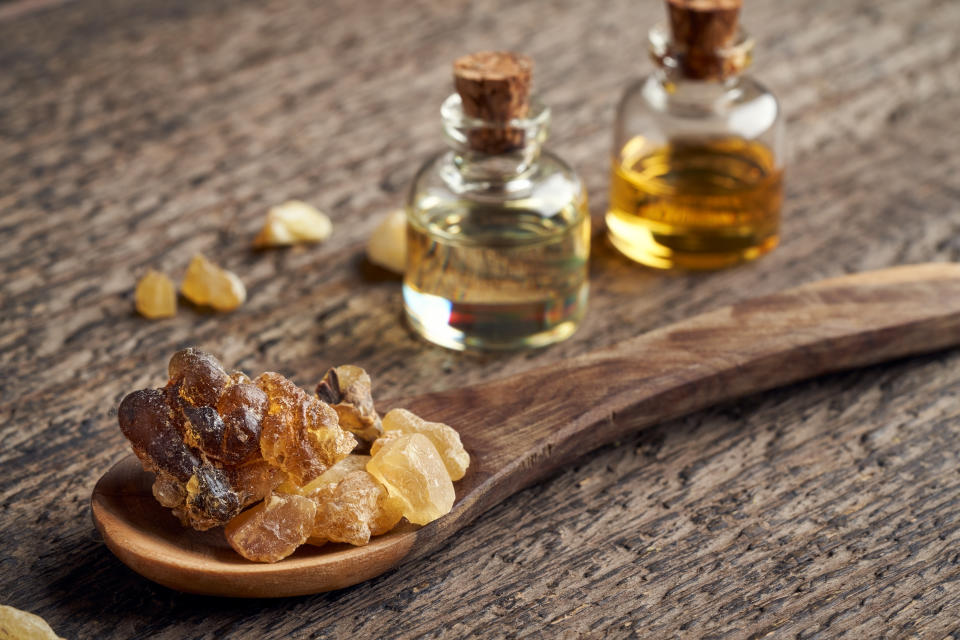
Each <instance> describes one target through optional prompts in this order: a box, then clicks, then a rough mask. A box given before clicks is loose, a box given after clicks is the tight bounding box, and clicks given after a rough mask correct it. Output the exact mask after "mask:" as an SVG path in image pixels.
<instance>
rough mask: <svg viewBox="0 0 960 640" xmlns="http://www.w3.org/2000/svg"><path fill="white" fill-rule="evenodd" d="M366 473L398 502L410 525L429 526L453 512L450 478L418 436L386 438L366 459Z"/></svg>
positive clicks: (427, 442) (423, 438)
mask: <svg viewBox="0 0 960 640" xmlns="http://www.w3.org/2000/svg"><path fill="white" fill-rule="evenodd" d="M367 471H369V472H370V474H371V475H373V477H375V478H376V479H377V480H379V481H380V483H381V484H383V486H384V487H386V489H387V492H388V493H389V494H390V496H391V497H393V498H397V499H398V500H399V501H400V504H401V505H402V512H403V516H404V517H405V518H406V519H407V520H409V521H410V522H412V523H414V524H427V523H428V522H433V521H434V520H436V519H437V518H439V517H441V516H443V515H446V514H447V513H449V512H450V509H452V508H453V501H454V498H455V497H456V496H455V494H454V491H453V482H452V481H451V480H450V474H448V473H447V469H446V467H445V466H444V464H443V460H442V459H441V458H440V454H439V453H437V449H436V447H434V446H433V443H432V442H430V439H429V438H427V437H426V436H424V435H422V434H419V433H411V434H409V435H401V436H397V437H395V438H390V439H389V440H388V441H387V442H386V443H385V444H383V445H382V446H381V447H379V448H378V450H377V452H376V453H375V454H374V455H373V457H372V458H370V462H368V463H367Z"/></svg>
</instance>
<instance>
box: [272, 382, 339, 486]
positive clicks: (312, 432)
mask: <svg viewBox="0 0 960 640" xmlns="http://www.w3.org/2000/svg"><path fill="white" fill-rule="evenodd" d="M255 382H256V385H257V386H258V387H260V388H261V389H263V391H265V392H266V394H267V398H268V403H269V404H268V406H269V408H268V410H267V414H266V416H265V417H264V419H263V425H262V434H261V436H260V452H261V453H262V454H263V457H264V459H265V460H267V461H268V462H270V464H272V465H274V466H276V467H279V468H280V469H283V470H284V471H285V472H286V473H287V474H288V475H289V476H290V479H291V480H292V481H293V482H294V483H295V484H297V485H298V486H303V485H305V484H307V483H308V482H310V481H311V480H313V479H314V478H316V477H317V476H319V475H320V474H321V473H323V472H324V471H326V470H327V469H329V468H330V467H331V466H333V465H334V464H335V463H336V462H337V461H339V460H341V459H342V458H344V457H346V456H347V454H348V453H350V452H351V451H352V450H353V448H354V447H355V446H357V441H356V440H355V439H354V437H353V436H352V435H350V433H349V432H347V431H344V430H343V429H341V428H340V427H339V425H338V422H337V412H336V411H334V410H333V409H331V408H330V405H328V404H327V403H325V402H321V401H320V400H318V399H317V398H312V397H310V396H308V395H307V394H306V393H305V392H304V391H303V389H301V388H300V387H298V386H296V385H295V384H293V383H292V382H290V381H289V380H287V379H286V378H284V377H283V376H281V375H280V374H279V373H273V372H269V371H268V372H267V373H263V374H261V375H260V376H259V377H258V378H257V379H256V381H255Z"/></svg>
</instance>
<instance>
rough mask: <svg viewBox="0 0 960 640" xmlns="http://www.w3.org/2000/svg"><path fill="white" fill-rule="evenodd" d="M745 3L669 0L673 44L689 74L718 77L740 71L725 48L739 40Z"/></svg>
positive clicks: (702, 77)
mask: <svg viewBox="0 0 960 640" xmlns="http://www.w3.org/2000/svg"><path fill="white" fill-rule="evenodd" d="M742 5H743V0H667V13H668V14H669V17H670V31H671V33H672V36H673V44H674V46H675V47H676V48H677V49H678V52H679V54H680V55H679V56H678V57H679V59H680V65H681V70H682V71H683V72H684V74H685V75H686V76H687V77H690V78H696V79H702V80H707V79H717V78H724V77H726V76H728V75H730V74H731V73H732V72H734V71H736V70H737V68H736V65H735V61H731V60H729V59H728V58H727V57H726V56H724V55H723V50H724V49H727V48H729V47H731V46H732V45H734V44H735V43H736V39H737V33H738V31H739V17H740V7H741V6H742Z"/></svg>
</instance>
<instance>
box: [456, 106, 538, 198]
mask: <svg viewBox="0 0 960 640" xmlns="http://www.w3.org/2000/svg"><path fill="white" fill-rule="evenodd" d="M440 114H441V119H442V121H443V130H444V133H445V134H446V139H447V144H448V146H449V147H450V149H451V150H452V153H451V154H450V156H449V162H448V163H446V165H447V166H445V167H444V170H443V174H444V179H445V181H446V182H447V183H448V184H449V185H450V186H451V188H453V189H455V190H456V191H460V192H463V191H472V192H484V191H486V192H491V193H504V192H514V191H522V190H524V189H525V188H527V187H526V183H527V182H528V180H527V178H528V177H529V176H530V175H531V174H532V173H533V172H534V170H535V169H536V167H537V163H538V161H539V159H540V149H541V147H542V146H543V142H544V141H545V140H546V138H547V130H548V127H549V123H550V110H549V109H548V108H547V107H544V106H543V105H541V104H540V103H539V102H537V101H532V102H531V105H530V114H529V116H528V117H527V118H516V119H513V120H510V121H509V122H505V123H503V122H491V121H487V120H481V119H478V118H472V117H470V116H468V115H466V114H465V113H464V112H463V108H462V103H461V100H460V96H459V95H457V94H453V95H451V96H449V97H448V98H447V99H446V100H445V101H444V102H443V106H442V107H441V109H440Z"/></svg>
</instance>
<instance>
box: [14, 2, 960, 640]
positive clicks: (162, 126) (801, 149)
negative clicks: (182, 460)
mask: <svg viewBox="0 0 960 640" xmlns="http://www.w3.org/2000/svg"><path fill="white" fill-rule="evenodd" d="M307 4H308V3H292V2H286V1H285V0H277V1H273V2H252V1H236V0H210V1H207V2H202V3H200V2H191V1H189V0H162V1H161V0H151V1H143V2H136V3H133V2H127V1H126V0H81V1H77V2H67V3H64V2H61V1H57V0H52V1H51V0H19V1H15V2H6V3H0V69H2V72H0V212H2V218H0V238H2V242H0V304H2V315H0V419H2V423H3V427H2V431H0V539H2V541H3V544H2V547H0V549H2V550H0V603H3V604H9V605H12V606H16V607H19V608H22V609H27V610H30V611H33V612H36V613H38V614H40V615H42V616H43V617H45V618H46V619H47V620H48V621H49V622H50V623H51V625H52V626H53V628H54V629H55V630H56V631H58V632H59V634H60V635H63V636H65V637H68V638H107V637H116V638H131V637H150V638H170V639H176V638H187V637H198V638H199V637H203V638H214V637H216V638H220V637H251V638H286V637H308V636H309V637H318V638H328V637H329V638H333V637H358V638H361V637H401V636H420V635H423V636H428V637H443V638H453V637H462V636H466V635H470V634H476V635H483V636H489V637H520V636H533V637H580V636H588V637H610V638H618V637H653V638H664V637H684V638H687V637H689V638H695V637H712V638H720V637H723V638H727V637H738V638H740V637H742V638H746V637H765V636H766V635H768V634H772V635H773V636H774V637H785V638H794V637H796V638H809V637H840V636H842V637H857V638H866V637H870V638H875V637H914V636H916V637H923V638H943V637H945V636H947V637H953V638H957V637H960V586H958V580H960V474H958V469H960V464H958V463H960V397H958V391H957V389H958V388H960V387H958V383H960V353H958V352H950V353H942V354H938V355H934V356H929V357H921V358H914V359H910V360H907V361H901V362H897V363H893V364H889V365H886V366H877V367H873V368H870V369H867V370H863V371H856V372H852V373H847V374H842V375H832V376H829V377H826V378H822V379H818V380H815V381H812V382H808V383H805V384H799V385H795V386H793V387H790V388H787V389H782V390H778V391H775V392H770V393H764V394H761V395H758V396H755V397H750V398H748V399H746V400H743V401H741V402H736V403H732V404H729V405H726V406H721V407H718V408H715V409H712V410H709V411H703V412H700V413H698V414H695V415H693V416H690V417H688V418H686V419H683V420H678V421H674V422H671V423H668V424H663V425H660V426H658V427H656V428H654V429H650V430H648V431H645V432H643V433H639V434H637V435H636V436H634V437H633V438H631V439H629V440H627V441H624V442H621V443H619V444H618V445H617V446H611V447H607V448H605V449H602V450H600V451H598V452H595V453H593V454H591V455H589V456H587V457H586V458H584V459H583V460H582V462H581V463H580V464H579V465H578V466H575V467H572V468H570V469H568V470H567V471H565V472H564V473H562V474H560V475H559V476H556V477H554V478H553V479H551V480H549V481H547V482H544V483H542V484H540V485H538V486H535V487H533V488H531V489H528V490H526V491H523V492H522V493H520V494H518V495H516V496H514V497H513V498H511V499H510V500H508V501H507V502H505V503H503V504H501V505H500V506H498V507H496V508H494V509H493V510H491V511H489V512H488V513H487V514H485V515H484V516H483V517H482V518H481V519H480V520H478V521H477V522H475V523H474V524H473V525H472V526H470V527H468V528H466V529H465V530H463V531H461V532H460V533H458V534H456V535H454V536H453V537H452V538H451V539H450V540H449V541H448V543H447V544H446V545H445V546H444V547H443V548H442V550H441V551H439V552H438V553H437V554H436V555H435V556H433V557H432V558H430V559H428V560H424V561H420V562H416V563H413V564H408V565H406V566H402V567H401V568H399V569H397V570H394V571H392V572H391V573H389V574H387V575H385V576H383V577H381V578H379V579H377V580H374V581H371V582H369V583H367V584H362V585H360V586H357V587H354V588H351V589H346V590H344V591H341V592H337V593H329V594H323V595H316V596H312V597H300V598H291V599H286V600H264V601H234V600H223V599H214V598H206V597H198V596H190V595H183V594H180V593H177V592H173V591H170V590H168V589H166V588H163V587H160V586H157V585H154V584H152V583H150V582H148V581H146V580H144V579H142V578H140V577H139V576H138V575H136V574H135V573H133V572H132V571H130V570H129V569H127V568H126V567H125V566H124V565H122V564H121V563H120V562H119V561H117V560H116V559H115V558H114V557H113V556H112V555H111V554H110V552H109V551H107V549H106V547H105V546H104V545H103V543H102V542H101V540H100V539H99V538H98V535H97V533H96V531H95V530H94V528H93V525H92V524H91V521H90V512H89V507H88V499H89V496H90V491H91V489H92V488H93V485H94V483H95V481H96V480H97V478H98V477H99V476H100V474H101V473H103V472H104V471H105V470H106V469H107V468H109V467H110V465H111V464H112V463H113V462H115V461H116V460H118V459H120V458H122V457H123V456H125V455H127V451H128V449H127V446H126V443H125V441H124V440H123V438H122V436H121V435H120V432H119V430H118V428H117V424H116V406H117V404H118V402H119V401H120V399H121V398H122V397H123V395H124V394H125V393H126V392H127V391H129V390H132V389H135V388H141V387H147V386H157V385H159V384H161V383H162V382H163V379H164V370H165V363H166V360H167V358H168V356H169V354H170V353H171V352H173V351H174V350H176V349H178V348H180V347H183V346H185V345H198V346H200V347H202V348H205V349H208V350H210V351H213V352H214V353H216V354H218V355H219V356H220V357H221V358H222V360H223V361H224V362H225V363H226V364H227V366H235V367H241V368H244V369H246V370H248V371H253V372H258V371H262V370H264V369H276V370H279V371H281V372H282V373H284V374H286V375H290V376H292V377H293V378H294V379H296V380H297V381H298V382H300V383H301V384H303V385H305V386H307V385H311V384H312V383H314V382H315V381H316V380H317V379H318V377H319V376H320V375H321V374H322V372H323V371H324V370H325V369H326V368H327V367H328V366H329V365H331V364H338V363H346V362H352V363H357V364H360V365H362V366H364V367H366V368H367V369H368V370H369V371H370V372H371V373H372V374H373V377H374V382H375V391H376V392H377V395H378V397H380V398H389V397H395V396H402V395H409V394H415V393H419V392H423V391H427V390H433V389H441V388H450V387H456V386H459V385H464V384H466V383H470V382H475V381H480V380H486V379H489V378H492V377H496V376H501V375H503V374H507V373H515V372H519V371H522V370H524V369H525V368H528V367H531V366H533V365H542V364H547V363H551V362H556V361H559V360H562V359H564V358H567V357H569V356H571V355H575V354H580V353H583V352H586V351H589V350H591V349H594V348H598V347H605V346H608V345H611V344H614V343H616V342H617V341H619V340H622V339H625V338H627V337H629V336H633V335H636V334H638V333H641V332H643V331H646V330H648V329H651V328H653V327H657V326H659V325H663V324H665V323H668V322H670V321H674V320H678V319H681V318H684V317H687V316H690V315H692V314H694V313H697V312H701V311H705V310H708V309H712V308H715V307H718V306H720V305H723V304H727V303H730V302H733V301H736V300H740V299H743V298H746V297H749V296H753V295H757V294H762V293H769V292H774V291H777V290H779V289H782V288H785V287H788V286H791V285H795V284H799V283H803V282H807V281H811V280H814V279H818V278H821V277H826V276H833V275H838V274H842V273H846V272H852V271H860V270H866V269H871V268H878V267H884V266H888V265H894V264H901V263H911V262H923V261H947V260H954V261H956V260H960V152H958V151H957V134H958V133H960V125H958V122H960V37H958V35H957V34H958V33H960V3H957V2H955V1H954V0H909V1H908V0H877V1H875V2H857V3H854V2H843V3H838V2H835V1H834V0H803V1H797V2H790V3H783V2H775V0H748V2H747V7H746V9H745V18H744V20H745V23H746V25H747V26H748V28H750V29H751V30H752V31H753V32H754V33H755V34H756V36H757V40H758V47H757V60H756V65H755V72H756V74H757V75H758V76H759V77H761V78H762V79H764V80H765V81H766V82H767V83H768V84H769V85H770V86H771V87H772V88H774V89H775V90H776V91H777V92H778V94H779V95H780V96H781V98H782V100H783V103H784V105H785V110H786V113H787V116H788V127H789V133H790V139H791V142H792V157H791V161H790V164H789V167H788V172H787V175H788V183H787V185H788V186H787V198H786V205H785V224H784V234H783V244H782V246H781V247H780V248H779V249H777V250H776V251H775V252H774V253H773V254H771V255H770V256H768V257H766V258H764V259H762V260H761V261H759V262H757V263H755V264H751V265H748V266H745V267H742V268H738V269H734V270H730V271H724V272H719V273H714V274H706V275H665V274H661V273H655V272H653V271H650V270H645V269H643V268H640V267H637V266H635V265H633V264H631V263H629V262H627V261H626V260H624V259H622V258H620V257H619V256H618V255H617V254H616V253H615V252H614V251H613V250H612V249H610V248H609V247H608V245H607V244H606V242H605V241H604V240H603V236H602V233H601V232H600V231H601V229H600V227H601V224H600V220H601V218H602V212H603V210H604V207H605V205H606V182H607V160H606V159H607V154H608V151H609V149H608V145H609V141H610V126H611V121H612V115H613V106H614V103H615V101H616V99H617V96H618V94H619V92H620V90H621V88H622V87H623V85H624V84H625V82H626V81H627V80H628V79H629V78H631V77H634V76H636V75H639V74H641V73H643V72H645V71H646V70H648V69H649V66H650V65H649V63H648V62H647V61H646V59H645V56H644V53H643V52H644V47H645V27H646V26H647V25H649V24H651V23H652V22H654V21H655V20H656V19H659V16H660V15H661V9H660V7H659V6H657V3H654V2H645V3H639V2H636V0H604V2H602V3H589V2H586V3H585V2H575V1H573V0H559V1H556V2H529V1H528V2H498V1H496V0H479V1H476V2H469V3H468V2H466V1H456V2H427V1H419V2H410V1H409V0H407V1H400V0H387V1H383V2H376V3H375V2H348V1H346V0H339V1H336V2H315V3H310V4H311V5H312V6H306V5H307ZM494 47H495V48H511V49H517V50H523V51H526V52H528V53H529V54H531V55H532V56H533V58H534V59H535V60H536V62H537V64H538V67H537V72H536V84H537V86H538V88H539V92H540V93H541V95H542V97H543V99H544V100H545V101H546V102H547V103H549V104H550V105H552V106H553V108H554V125H553V136H552V139H551V142H550V146H552V147H553V148H554V149H556V150H557V151H559V152H560V153H561V154H562V155H563V156H564V157H566V158H567V159H569V160H570V161H571V162H572V164H573V165H574V166H575V167H576V168H577V169H578V170H579V171H580V172H581V173H582V175H583V176H584V178H585V180H586V182H587V185H588V188H589V190H590V193H591V195H592V205H593V213H594V217H595V220H596V222H597V224H596V227H597V234H596V237H595V243H594V253H593V260H592V269H591V271H592V282H593V289H592V296H593V297H592V301H591V308H590V312H589V315H588V317H587V319H586V321H585V323H584V324H583V327H582V328H581V329H580V331H579V332H578V333H577V334H576V335H575V336H574V337H573V338H572V339H571V340H569V341H568V342H566V343H563V344H560V345H557V346H554V347H551V348H549V349H546V350H542V351H537V352H532V353H518V354H513V355H504V356H497V355H472V354H466V355H464V354H456V353H451V352H447V351H444V350H441V349H438V348H433V347H430V346H427V345H426V344H424V343H422V342H420V341H418V340H417V339H415V338H414V337H413V336H411V334H410V333H409V332H408V330H407V329H406V328H404V326H403V324H402V322H401V320H400V313H401V301H400V290H399V286H398V282H397V280H396V279H394V278H391V277H389V276H387V275H385V274H384V273H383V272H381V271H379V270H377V269H375V268H373V267H371V266H369V265H368V264H366V263H365V260H364V258H363V244H364V241H365V239H366V238H367V236H368V234H369V233H370V231H371V230H372V228H373V227H374V225H375V223H376V221H377V219H378V217H379V216H380V215H381V214H383V213H385V212H387V211H388V210H391V209H393V208H395V207H397V206H398V205H399V204H400V202H401V198H402V195H403V189H404V186H405V185H406V184H407V183H408V181H409V180H410V178H411V177H412V175H413V172H414V171H415V169H416V168H417V165H418V163H419V162H420V160H421V159H423V158H424V157H425V156H426V155H427V154H428V153H429V152H430V151H431V150H432V149H435V148H437V147H438V146H439V145H441V144H442V141H441V132H440V129H439V120H438V107H439V104H440V102H441V100H442V99H443V98H444V97H445V95H446V94H447V93H448V92H449V90H450V61H451V60H452V59H453V58H454V57H456V56H457V55H459V54H462V53H465V52H469V51H471V50H476V49H481V48H494ZM289 198H300V199H304V200H307V201H310V202H312V203H314V204H316V205H318V206H319V207H321V208H323V209H325V210H326V211H328V212H329V213H330V215H331V217H332V218H333V219H334V224H335V232H334V235H333V237H332V239H331V240H330V241H329V242H328V243H327V244H324V245H322V246H319V247H315V248H309V249H294V250H286V251H274V252H267V253H256V252H253V251H251V250H250V249H249V248H248V246H249V242H250V239H251V238H252V236H253V234H254V233H255V232H256V230H257V228H258V226H259V225H260V224H261V222H262V218H263V214H264V211H265V209H266V208H267V207H268V206H269V205H271V204H275V203H277V202H280V201H283V200H285V199H289ZM197 251H201V252H203V253H205V254H206V255H207V256H209V257H211V258H213V259H215V260H217V261H219V262H221V263H223V264H225V265H226V266H227V267H229V268H230V269H232V270H234V271H236V272H237V273H238V274H239V275H240V276H241V277H242V279H243V280H244V281H245V282H246V284H247V287H248V289H249V300H248V302H247V304H246V305H245V306H244V307H242V308H241V309H240V310H239V311H237V312H235V313H232V314H229V315H213V314H208V313H203V312H199V311H197V310H194V309H191V308H189V307H185V306H181V309H180V312H179V314H178V315H177V317H176V318H173V319H170V320H165V321H158V322H150V321H147V320H144V319H143V318H140V317H138V316H137V315H136V314H135V313H134V312H133V305H132V290H133V285H134V283H135V281H136V278H137V277H138V276H139V275H140V274H141V273H143V271H144V270H145V269H147V268H148V267H154V268H158V269H161V270H164V271H166V272H168V273H170V274H171V275H174V276H175V277H177V278H179V277H180V275H181V274H182V272H183V269H184V268H185V266H186V264H187V262H188V260H189V258H190V256H191V255H192V254H193V253H194V252H197ZM600 383H601V384H602V381H601V382H600Z"/></svg>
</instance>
